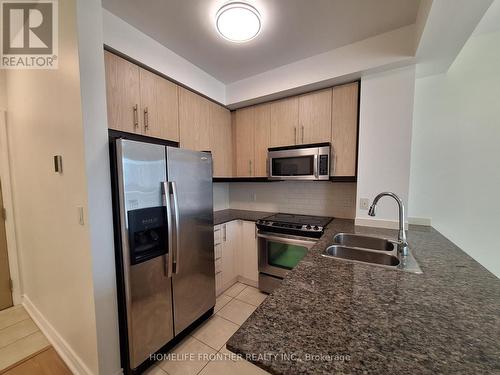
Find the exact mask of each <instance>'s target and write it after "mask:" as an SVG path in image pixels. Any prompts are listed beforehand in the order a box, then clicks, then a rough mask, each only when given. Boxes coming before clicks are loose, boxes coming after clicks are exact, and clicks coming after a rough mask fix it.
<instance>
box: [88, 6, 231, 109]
mask: <svg viewBox="0 0 500 375" xmlns="http://www.w3.org/2000/svg"><path fill="white" fill-rule="evenodd" d="M102 20H103V34H104V43H105V44H106V45H108V46H110V47H112V48H114V49H116V50H118V51H120V52H122V53H124V54H126V55H128V56H130V57H132V58H133V59H135V60H137V61H140V62H142V63H143V64H145V65H147V66H149V67H150V68H153V69H155V70H157V71H159V72H161V73H163V74H165V75H166V76H168V77H170V78H172V79H174V80H176V81H178V82H180V83H182V84H184V85H186V86H188V87H190V88H191V89H193V90H196V91H198V92H200V93H202V94H204V95H206V96H208V97H210V98H212V99H214V100H217V101H218V102H220V103H226V87H225V85H224V84H223V83H222V82H220V81H218V80H217V79H215V78H214V77H212V76H211V75H209V74H208V73H206V72H205V71H203V70H201V69H200V68H198V67H197V66H196V65H194V64H192V63H191V62H189V61H188V60H186V59H184V58H183V57H181V56H179V55H177V54H176V53H174V52H172V51H171V50H169V49H168V48H166V47H165V46H163V45H162V44H160V43H158V42H157V41H156V40H154V39H152V38H151V37H149V36H147V35H146V34H144V33H142V32H141V31H139V30H137V29H135V28H134V27H132V26H131V25H130V24H128V23H126V22H125V21H123V20H122V19H121V18H118V17H117V16H115V15H114V14H112V13H110V12H109V11H107V10H106V9H103V10H102ZM97 24H99V23H97Z"/></svg>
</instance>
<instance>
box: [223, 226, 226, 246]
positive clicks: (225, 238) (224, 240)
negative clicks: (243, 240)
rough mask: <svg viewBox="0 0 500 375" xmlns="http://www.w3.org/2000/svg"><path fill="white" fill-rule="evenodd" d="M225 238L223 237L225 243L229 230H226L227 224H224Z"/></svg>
mask: <svg viewBox="0 0 500 375" xmlns="http://www.w3.org/2000/svg"><path fill="white" fill-rule="evenodd" d="M223 228H224V236H223V241H224V242H226V238H227V237H226V235H227V228H226V224H224V227H223Z"/></svg>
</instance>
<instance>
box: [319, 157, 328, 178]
mask: <svg viewBox="0 0 500 375" xmlns="http://www.w3.org/2000/svg"><path fill="white" fill-rule="evenodd" d="M328 173H329V172H328V155H320V156H319V174H320V176H324V175H328Z"/></svg>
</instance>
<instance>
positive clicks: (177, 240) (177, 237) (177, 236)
mask: <svg viewBox="0 0 500 375" xmlns="http://www.w3.org/2000/svg"><path fill="white" fill-rule="evenodd" d="M170 183H171V184H172V193H173V195H174V216H175V273H179V249H180V247H181V239H180V228H179V226H180V221H179V200H178V196H177V184H176V183H175V181H172V182H170Z"/></svg>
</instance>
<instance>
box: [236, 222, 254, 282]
mask: <svg viewBox="0 0 500 375" xmlns="http://www.w3.org/2000/svg"><path fill="white" fill-rule="evenodd" d="M238 243H239V246H238V247H237V248H236V252H235V254H236V255H235V259H236V270H237V272H238V277H239V280H240V281H242V282H244V283H245V284H250V285H253V286H255V287H256V286H257V285H258V283H259V265H258V250H257V236H256V231H255V223H254V222H251V221H241V235H240V241H239V242H238Z"/></svg>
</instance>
